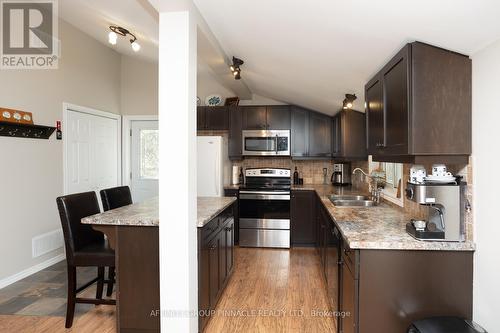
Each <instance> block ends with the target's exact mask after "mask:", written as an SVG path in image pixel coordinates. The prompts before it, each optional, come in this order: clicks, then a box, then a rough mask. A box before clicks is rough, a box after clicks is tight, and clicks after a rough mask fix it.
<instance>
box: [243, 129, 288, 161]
mask: <svg viewBox="0 0 500 333" xmlns="http://www.w3.org/2000/svg"><path fill="white" fill-rule="evenodd" d="M242 137H243V140H242V141H243V147H242V149H243V155H246V156H276V155H280V156H289V155H290V131H286V130H284V131H243V132H242Z"/></svg>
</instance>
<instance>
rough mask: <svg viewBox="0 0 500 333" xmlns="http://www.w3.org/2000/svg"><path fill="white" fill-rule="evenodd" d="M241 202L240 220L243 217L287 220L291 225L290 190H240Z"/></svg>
mask: <svg viewBox="0 0 500 333" xmlns="http://www.w3.org/2000/svg"><path fill="white" fill-rule="evenodd" d="M239 203H240V207H239V208H240V221H241V220H242V219H252V220H264V221H268V220H287V221H288V225H289V221H290V192H286V191H283V192H274V191H272V192H266V191H262V192H258V191H240V201H239ZM260 223H264V224H266V223H269V222H260ZM271 223H272V222H271ZM280 229H281V228H280ZM287 229H289V228H287Z"/></svg>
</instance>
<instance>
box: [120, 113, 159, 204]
mask: <svg viewBox="0 0 500 333" xmlns="http://www.w3.org/2000/svg"><path fill="white" fill-rule="evenodd" d="M123 128H124V131H123V132H124V138H123V142H124V154H123V155H124V158H123V160H124V173H123V174H124V179H125V181H124V184H126V185H129V186H130V190H131V192H132V200H133V201H134V202H142V201H144V200H146V199H149V198H153V197H156V196H158V193H159V188H158V179H159V177H158V175H159V173H158V170H159V169H158V162H159V150H158V140H159V132H158V117H155V116H124V119H123Z"/></svg>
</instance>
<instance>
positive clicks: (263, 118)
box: [241, 105, 290, 130]
mask: <svg viewBox="0 0 500 333" xmlns="http://www.w3.org/2000/svg"><path fill="white" fill-rule="evenodd" d="M241 109H242V110H243V129H245V130H289V129H290V107H289V106H288V105H273V106H243V107H241Z"/></svg>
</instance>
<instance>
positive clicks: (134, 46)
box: [130, 40, 141, 52]
mask: <svg viewBox="0 0 500 333" xmlns="http://www.w3.org/2000/svg"><path fill="white" fill-rule="evenodd" d="M130 45H132V50H134V52H139V50H140V49H141V45H140V44H139V43H137V41H135V40H130Z"/></svg>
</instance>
